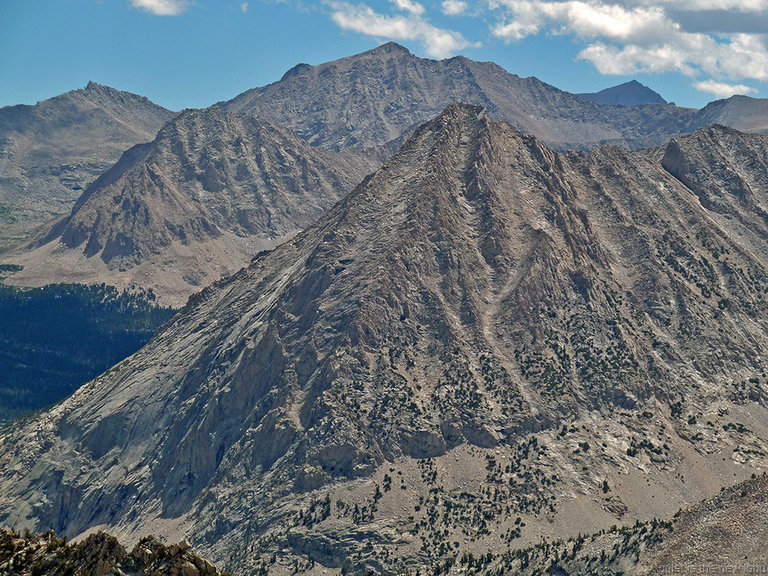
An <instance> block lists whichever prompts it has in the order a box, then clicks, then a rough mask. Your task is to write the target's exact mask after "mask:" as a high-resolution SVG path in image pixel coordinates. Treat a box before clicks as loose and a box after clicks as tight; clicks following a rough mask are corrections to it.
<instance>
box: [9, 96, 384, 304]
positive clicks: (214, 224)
mask: <svg viewBox="0 0 768 576" xmlns="http://www.w3.org/2000/svg"><path fill="white" fill-rule="evenodd" d="M376 166H377V165H376V164H375V163H374V162H372V161H369V160H366V159H365V158H363V157H357V156H352V155H351V154H349V153H346V154H343V155H342V154H336V153H333V152H330V151H327V150H321V149H315V148H312V147H311V146H309V145H308V144H307V143H306V142H304V141H303V140H302V139H301V138H299V137H298V136H296V135H295V134H294V133H292V132H291V131H290V130H289V129H284V128H280V127H278V126H275V125H273V124H270V123H268V122H265V121H262V120H257V119H254V118H251V117H248V116H242V115H233V114H229V113H227V112H225V111H224V110H221V109H219V108H210V109H207V110H188V111H185V112H183V113H182V114H180V115H179V116H178V117H177V118H175V119H174V120H172V121H171V122H170V123H168V124H167V125H166V126H164V127H163V128H162V130H160V132H159V133H158V135H157V138H155V140H154V141H152V142H150V143H147V144H139V145H137V146H135V147H133V148H131V149H130V150H128V151H127V152H126V153H125V154H124V155H123V157H122V158H121V159H120V161H119V162H118V163H117V164H115V165H114V166H113V167H112V168H111V169H110V170H108V171H107V172H105V173H104V174H103V175H101V176H100V177H99V178H98V179H97V180H96V181H95V182H94V183H93V184H91V185H90V186H89V187H88V188H87V189H86V191H85V192H84V193H83V195H82V196H81V197H80V198H79V199H78V200H77V203H76V204H75V206H74V208H73V209H72V213H71V214H70V215H69V216H68V217H66V218H64V219H63V220H61V221H60V222H57V223H56V224H55V225H54V226H53V228H52V229H51V230H50V231H49V232H48V233H47V235H45V236H44V237H43V238H42V239H38V240H35V241H32V242H31V243H29V244H27V245H25V246H22V247H20V248H18V249H16V250H14V251H13V252H11V253H8V254H5V255H4V256H3V262H6V263H13V264H16V265H21V266H23V267H24V268H23V270H22V271H20V272H17V273H15V274H14V275H13V276H12V277H11V278H9V279H8V280H7V282H8V283H10V284H16V285H40V284H48V283H51V282H54V281H61V280H62V279H66V280H67V281H69V282H82V283H100V282H106V283H108V284H112V285H116V286H125V287H131V286H133V285H138V286H141V287H142V288H145V289H148V288H152V289H153V290H154V291H155V293H156V294H157V295H158V297H159V298H160V300H161V301H163V302H166V303H171V304H175V305H183V304H184V302H185V301H186V298H187V297H188V296H189V295H190V294H191V293H193V292H196V291H197V290H198V289H199V288H200V287H202V286H206V285H208V284H210V283H212V282H213V281H215V280H217V279H219V278H221V277H222V276H224V275H226V274H230V273H232V272H234V271H236V270H238V269H239V268H241V267H242V266H244V265H245V264H247V263H248V262H249V261H250V259H251V258H252V257H253V256H254V255H255V254H256V253H258V252H259V251H261V250H264V249H271V248H274V247H275V245H276V244H278V243H279V242H282V241H284V240H286V239H287V238H289V237H291V236H293V235H294V234H296V233H297V232H298V231H299V230H301V229H303V228H306V227H307V226H309V225H310V224H311V223H313V222H314V221H315V220H317V218H318V217H319V216H320V215H321V214H322V213H323V212H324V211H325V210H327V209H328V208H329V207H330V206H332V205H333V204H334V203H335V202H336V201H337V200H338V199H339V198H340V197H341V196H343V195H344V194H345V193H347V192H349V191H350V190H351V189H352V188H353V187H354V186H355V185H356V184H357V183H359V182H360V180H362V179H363V177H364V176H365V175H366V174H367V173H368V172H369V171H371V170H373V169H374V168H375V167H376Z"/></svg>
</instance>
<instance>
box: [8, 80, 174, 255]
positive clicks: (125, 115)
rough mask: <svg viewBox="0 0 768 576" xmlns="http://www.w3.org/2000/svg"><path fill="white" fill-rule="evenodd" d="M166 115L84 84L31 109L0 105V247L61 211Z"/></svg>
mask: <svg viewBox="0 0 768 576" xmlns="http://www.w3.org/2000/svg"><path fill="white" fill-rule="evenodd" d="M174 114H175V113H174V112H171V111H169V110H166V109H165V108H162V107H160V106H157V105H156V104H153V103H152V102H150V101H149V100H147V99H146V98H144V97H142V96H136V95H135V94H130V93H128V92H119V91H117V90H114V89H112V88H108V87H107V86H100V85H98V84H94V83H93V82H89V83H88V86H86V87H85V88H84V89H82V90H74V91H72V92H67V93H66V94H62V95H61V96H57V97H55V98H51V99H50V100H44V101H43V102H39V103H38V104H36V105H34V106H24V105H20V106H8V107H5V108H0V249H2V248H3V247H5V246H7V245H9V244H11V243H13V242H14V241H18V240H20V239H23V238H24V237H26V236H27V235H28V234H29V233H30V232H31V231H32V230H33V229H34V228H35V227H37V226H39V225H41V224H43V223H44V222H45V221H47V220H50V219H51V218H54V217H56V216H59V215H61V214H65V213H67V212H68V211H69V210H70V209H71V208H72V204H74V202H75V200H76V199H77V197H78V196H80V194H81V193H82V191H83V189H85V187H86V186H87V185H88V184H90V183H91V181H93V180H94V179H95V178H96V177H97V176H98V175H99V174H101V173H102V172H103V171H104V170H106V169H107V168H109V166H111V165H112V164H113V163H114V162H115V161H116V160H117V159H118V158H120V154H122V153H123V152H124V151H125V150H126V149H128V148H130V147H131V146H133V145H134V144H137V143H139V142H147V141H149V140H152V138H154V137H155V134H156V133H157V131H158V130H159V129H160V127H161V126H162V125H163V124H164V123H165V122H167V121H168V120H169V119H171V118H172V117H173V116H174Z"/></svg>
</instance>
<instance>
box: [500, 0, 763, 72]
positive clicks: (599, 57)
mask: <svg viewBox="0 0 768 576" xmlns="http://www.w3.org/2000/svg"><path fill="white" fill-rule="evenodd" d="M487 5H488V6H489V7H490V9H491V10H492V11H493V12H494V14H496V23H495V25H494V26H493V27H492V33H493V34H494V35H495V36H497V37H498V38H502V39H504V40H505V41H509V42H511V41H519V40H522V39H524V38H525V37H527V36H532V35H535V34H539V33H542V32H546V33H549V34H567V35H571V36H574V37H577V38H579V39H581V40H582V41H584V42H585V43H586V46H585V48H584V49H582V50H581V52H580V53H579V55H578V58H579V59H581V60H586V61H588V62H591V63H592V64H593V65H594V66H595V68H597V70H598V71H599V72H601V73H602V74H621V75H626V74H637V73H642V72H652V73H653V72H679V73H682V74H686V75H688V76H691V77H700V76H703V75H706V76H710V77H712V78H713V80H712V82H720V83H723V81H724V80H743V79H752V80H759V81H767V80H768V48H766V41H765V37H764V36H762V35H761V34H757V33H754V26H753V27H752V28H751V29H750V31H745V30H744V28H743V27H739V26H736V24H737V23H738V22H741V23H746V22H748V21H749V20H750V17H755V18H758V19H759V18H766V14H768V12H766V11H767V10H768V0H615V1H613V2H609V1H603V0H590V1H584V0H562V1H544V2H534V1H532V0H487ZM670 8H672V10H670ZM702 9H704V10H707V11H710V13H711V14H716V13H722V12H717V11H724V10H731V11H733V12H729V13H728V14H731V16H732V18H731V20H730V22H729V24H728V31H727V32H721V33H710V32H709V31H707V30H702V29H701V25H702V24H704V20H703V19H699V29H698V30H696V31H691V30H690V29H689V28H690V26H683V25H681V24H680V22H678V20H677V19H676V18H675V17H674V16H673V15H675V14H685V15H686V16H687V19H688V21H689V23H690V22H691V21H695V20H696V18H695V16H694V14H695V13H700V11H701V10H702ZM697 11H699V12H697ZM750 11H753V12H750ZM711 23H712V24H714V22H711ZM722 27H723V24H722V23H721V28H722ZM723 85H725V84H724V83H723ZM738 86H740V87H741V85H738Z"/></svg>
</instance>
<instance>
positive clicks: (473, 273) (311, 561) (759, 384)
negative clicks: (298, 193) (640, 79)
mask: <svg viewBox="0 0 768 576" xmlns="http://www.w3.org/2000/svg"><path fill="white" fill-rule="evenodd" d="M715 130H722V132H723V135H722V138H725V139H727V141H725V142H724V144H723V145H722V146H720V145H719V139H718V138H715V137H714V136H713V134H714V132H713V131H712V130H703V131H700V132H698V133H696V134H694V135H692V136H689V137H685V138H680V139H678V140H676V142H674V143H671V144H670V145H669V146H667V147H666V148H662V149H655V150H646V151H639V152H630V151H627V150H625V149H621V148H617V147H608V148H602V149H599V150H597V151H595V152H593V153H590V154H584V153H569V154H566V155H561V154H557V153H555V152H553V151H552V150H551V149H549V148H547V147H545V146H544V145H542V144H541V143H540V142H539V141H538V140H536V139H535V138H533V137H531V136H525V135H522V134H521V133H520V132H518V131H517V130H516V129H515V128H514V127H512V126H510V125H509V124H506V123H502V122H494V121H491V120H490V119H489V117H488V115H487V113H486V112H485V111H484V110H482V109H481V108H478V107H474V106H468V105H453V106H451V107H449V108H448V109H446V110H445V111H444V112H443V113H442V114H441V115H440V116H439V117H438V118H437V119H435V120H433V121H431V122H429V123H427V124H425V125H423V126H422V127H420V128H419V129H417V130H416V131H415V133H414V135H413V136H412V137H411V138H410V139H409V140H408V141H407V143H406V144H405V145H404V146H403V147H402V149H401V150H400V151H399V152H398V153H397V154H396V155H395V156H393V158H392V159H391V161H390V162H389V163H387V164H386V165H385V166H384V167H383V168H381V169H380V170H379V171H377V172H376V173H375V174H373V175H372V176H370V177H368V178H366V180H365V181H364V182H363V183H362V184H361V185H360V186H358V187H357V188H356V189H355V191H354V192H353V193H351V194H350V195H349V196H347V197H346V198H345V199H344V200H342V201H341V202H339V203H338V204H337V205H336V206H335V207H334V208H333V209H332V210H331V211H329V212H328V213H326V215H325V216H323V217H322V218H321V219H320V220H319V221H318V222H317V223H316V224H314V225H313V226H311V227H310V228H309V229H307V230H306V231H304V232H303V233H301V234H299V235H298V236H297V237H296V238H294V239H293V240H291V241H290V242H287V243H285V244H283V245H281V246H280V247H278V248H277V249H276V250H274V251H273V252H271V253H269V254H267V255H263V256H261V257H259V258H257V259H256V260H255V261H254V262H253V263H252V264H251V265H250V266H249V267H248V268H247V269H244V270H242V271H241V272H239V273H237V274H235V275H234V276H232V277H230V278H228V279H226V280H223V281H220V282H219V283H217V284H216V285H215V286H214V287H212V288H209V289H206V290H204V291H203V292H202V293H200V294H199V295H198V296H196V297H194V298H192V299H191V301H190V302H189V303H188V305H187V307H186V308H185V310H184V311H183V312H182V313H181V314H179V315H178V316H177V317H176V319H175V320H174V321H173V323H172V324H170V325H169V326H168V327H167V328H166V329H165V330H164V331H163V332H161V333H160V334H159V335H158V336H156V337H155V339H154V340H153V341H152V342H150V344H149V345H147V346H146V347H145V348H143V349H142V350H141V351H139V352H138V353H137V354H135V355H134V356H133V357H131V358H130V359H129V360H128V361H126V362H124V363H122V364H121V365H119V366H116V367H115V368H114V369H113V370H111V371H110V372H109V373H107V374H105V375H103V376H102V377H100V378H98V379H96V380H95V381H93V382H92V383H90V384H88V385H86V386H84V387H83V388H81V389H80V390H79V391H78V392H77V393H76V394H75V395H73V396H72V397H70V398H69V399H67V400H66V401H65V402H64V403H62V404H60V405H59V406H57V407H55V408H53V409H52V410H50V411H48V412H46V413H44V414H42V415H40V416H39V417H37V418H36V419H34V420H31V421H29V422H27V423H23V424H19V425H18V426H17V427H16V428H15V429H13V430H9V431H6V432H5V433H4V435H3V436H2V440H0V521H1V522H2V523H4V524H6V525H16V526H25V525H28V526H30V527H33V528H34V527H51V528H54V529H56V530H58V531H62V532H63V533H65V534H69V535H74V534H78V533H81V532H83V531H85V530H87V529H89V528H90V527H92V526H102V525H103V526H109V527H110V529H112V530H115V531H116V532H117V533H119V534H140V533H144V532H146V531H147V527H148V526H152V530H153V531H155V532H157V531H160V532H173V533H178V532H183V533H186V534H193V535H194V539H193V541H194V543H195V544H196V545H197V546H199V547H200V548H201V549H203V550H204V551H205V552H206V553H208V554H210V555H211V557H212V558H214V559H215V560H217V561H223V562H225V564H226V568H227V569H232V570H244V571H248V572H255V571H257V570H261V571H262V572H268V573H275V574H280V573H292V572H295V571H308V572H311V571H312V570H317V571H321V570H322V569H334V570H337V571H338V570H361V571H363V570H373V571H375V572H377V571H378V572H381V571H385V570H387V571H404V570H405V569H407V568H409V567H416V566H423V565H425V564H432V565H435V564H437V563H439V564H440V565H441V566H445V562H449V563H450V562H452V561H454V560H456V559H457V558H459V557H460V556H461V555H462V554H464V553H470V552H471V553H474V554H477V553H479V552H482V553H485V552H487V551H488V550H492V551H494V550H495V551H503V550H508V549H509V548H515V547H518V546H519V547H525V546H528V545H531V544H535V543H537V542H539V541H540V540H541V539H542V538H548V539H553V538H563V537H568V536H575V535H576V534H578V533H582V534H583V533H592V532H596V531H598V530H600V529H602V528H607V527H609V526H611V525H613V524H617V523H619V524H620V523H629V524H632V523H633V522H634V521H635V520H636V519H640V520H650V519H651V518H653V517H671V516H672V514H673V513H674V511H676V510H677V509H678V508H679V507H681V506H685V505H690V504H692V503H694V502H698V501H699V500H700V499H702V498H704V497H707V496H711V495H713V494H716V493H717V492H718V491H719V490H720V488H721V487H722V486H725V485H730V484H733V483H734V482H736V481H738V480H742V479H745V478H747V477H749V475H750V474H751V473H753V472H759V471H761V470H765V469H766V468H767V467H768V462H767V461H766V456H765V455H766V454H768V426H766V422H768V409H767V407H766V398H767V397H768V396H766V392H767V390H768V376H766V374H768V365H766V364H767V362H766V359H765V357H764V352H763V351H764V349H765V347H766V345H768V336H766V335H767V334H768V330H767V329H768V314H767V312H768V311H767V310H766V308H767V303H766V294H765V289H764V287H765V285H766V281H768V273H767V271H766V257H767V253H766V249H765V244H764V243H761V242H760V240H759V238H758V237H759V236H760V235H761V234H762V233H763V232H764V231H765V227H766V225H765V224H763V226H762V228H760V227H759V219H758V218H757V217H754V218H753V219H752V220H750V221H749V224H750V225H746V224H741V223H738V225H736V224H734V227H731V226H730V225H729V222H732V221H735V220H736V218H731V219H728V218H722V220H720V216H719V215H718V214H716V213H714V212H713V210H712V209H710V208H708V207H707V206H706V205H704V204H703V203H702V201H700V197H702V195H703V192H702V191H701V190H700V189H697V186H698V187H699V188H701V189H704V188H706V184H707V183H708V182H713V181H715V180H716V179H718V178H721V179H722V178H731V176H730V175H731V174H733V173H738V174H742V175H743V176H742V178H744V179H745V181H748V182H751V181H752V180H749V179H748V178H747V174H754V175H756V176H754V178H756V179H757V178H759V176H758V175H759V174H760V173H761V171H762V170H764V169H765V166H764V165H763V166H760V165H759V164H760V163H761V162H762V161H761V160H759V158H760V157H759V156H755V155H753V154H752V153H751V152H750V151H756V150H760V149H762V150H765V149H766V146H768V144H766V140H765V138H764V137H760V136H750V135H743V134H736V133H734V132H733V131H730V130H725V129H721V128H717V129H715ZM676 147H677V148H676ZM676 149H679V150H680V151H681V152H680V153H677V152H675V150H676ZM702 155H719V157H720V158H721V162H722V163H723V165H722V166H718V167H715V168H712V169H711V170H709V171H708V172H706V171H705V170H704V169H703V168H697V166H696V162H697V161H698V160H697V159H698V158H700V157H702ZM665 158H666V160H664V159H665ZM675 158H677V160H675ZM664 166H667V167H668V168H665V167H664ZM668 170H672V171H673V172H674V174H673V173H670V172H669V171H668ZM705 172H706V174H707V175H706V177H705V176H704V175H703V174H705ZM686 175H690V176H686ZM686 181H688V182H689V183H690V186H691V187H690V188H689V187H688V185H686V184H685V182H686ZM755 181H757V180H755ZM696 183H699V184H696ZM702 187H703V188H702ZM707 193H708V194H710V195H714V191H709V192H707ZM750 194H751V195H752V199H751V202H752V203H753V204H754V205H755V206H757V205H763V202H764V201H765V200H766V189H765V188H762V189H758V188H757V186H755V187H754V188H752V189H751V190H750ZM717 200H718V202H720V203H723V204H726V203H731V204H734V206H733V207H732V210H733V211H734V213H736V214H738V213H739V210H742V208H741V204H740V203H741V202H742V200H741V198H740V197H739V196H738V195H736V194H731V193H729V192H727V191H726V192H722V193H721V195H720V196H719V197H718V198H717ZM736 204H739V206H738V207H737V206H736Z"/></svg>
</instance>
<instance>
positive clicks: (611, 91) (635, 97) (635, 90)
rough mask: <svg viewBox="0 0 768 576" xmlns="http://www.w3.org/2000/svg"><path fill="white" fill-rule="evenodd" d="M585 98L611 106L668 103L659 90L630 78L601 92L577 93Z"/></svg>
mask: <svg viewBox="0 0 768 576" xmlns="http://www.w3.org/2000/svg"><path fill="white" fill-rule="evenodd" d="M577 96H580V97H581V98H584V99H585V100H589V101H590V102H595V103H596V104H607V105H609V106H617V105H618V106H634V105H636V104H668V102H667V101H666V100H664V98H662V97H661V95H660V94H659V93H658V92H654V91H653V90H651V89H650V88H648V86H644V85H642V84H640V82H638V81H637V80H630V81H629V82H625V83H624V84H619V85H618V86H611V87H610V88H606V89H604V90H600V91H599V92H590V93H583V94H577Z"/></svg>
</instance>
